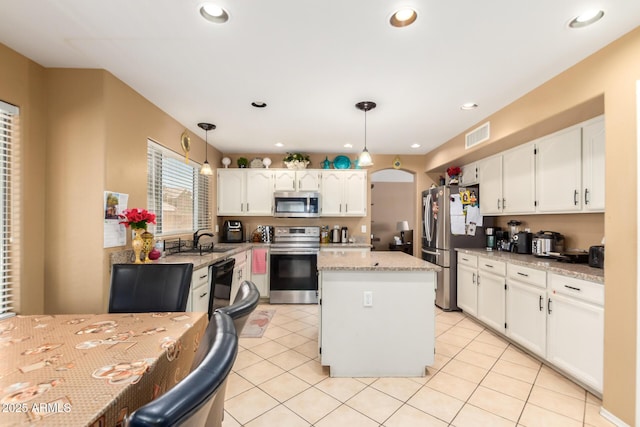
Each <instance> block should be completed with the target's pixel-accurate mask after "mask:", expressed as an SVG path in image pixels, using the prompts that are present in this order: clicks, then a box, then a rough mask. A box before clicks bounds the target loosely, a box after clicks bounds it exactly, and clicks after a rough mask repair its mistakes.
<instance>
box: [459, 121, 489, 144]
mask: <svg viewBox="0 0 640 427" xmlns="http://www.w3.org/2000/svg"><path fill="white" fill-rule="evenodd" d="M489 133H490V128H489V122H487V123H485V124H483V125H482V126H480V127H477V128H475V129H474V130H472V131H471V132H469V133H468V134H466V135H465V136H464V147H465V149H469V148H471V147H473V146H474V145H478V144H480V143H481V142H485V141H487V140H488V139H489V138H490V135H489Z"/></svg>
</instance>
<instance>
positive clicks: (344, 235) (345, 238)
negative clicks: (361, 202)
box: [340, 227, 349, 243]
mask: <svg viewBox="0 0 640 427" xmlns="http://www.w3.org/2000/svg"><path fill="white" fill-rule="evenodd" d="M340 243H349V228H347V227H342V232H341V233H340Z"/></svg>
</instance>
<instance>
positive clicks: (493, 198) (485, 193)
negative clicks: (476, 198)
mask: <svg viewBox="0 0 640 427" xmlns="http://www.w3.org/2000/svg"><path fill="white" fill-rule="evenodd" d="M478 175H479V177H480V212H482V213H483V214H485V215H488V214H500V213H502V156H493V157H488V158H486V159H484V160H482V161H480V162H478Z"/></svg>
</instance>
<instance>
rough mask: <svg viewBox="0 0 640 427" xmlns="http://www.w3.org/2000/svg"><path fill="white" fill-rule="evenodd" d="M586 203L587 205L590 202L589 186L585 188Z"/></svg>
mask: <svg viewBox="0 0 640 427" xmlns="http://www.w3.org/2000/svg"><path fill="white" fill-rule="evenodd" d="M584 204H585V205H588V204H589V189H588V188H585V189H584Z"/></svg>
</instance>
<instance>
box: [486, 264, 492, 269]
mask: <svg viewBox="0 0 640 427" xmlns="http://www.w3.org/2000/svg"><path fill="white" fill-rule="evenodd" d="M484 266H485V267H489V268H493V265H491V264H485V265H484Z"/></svg>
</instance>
